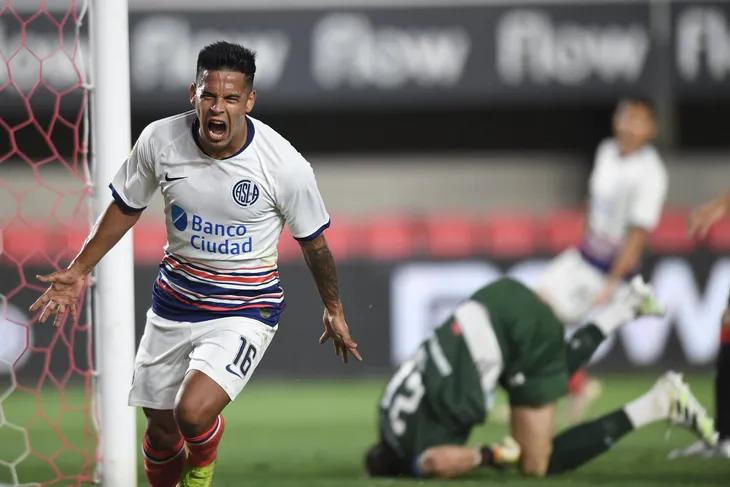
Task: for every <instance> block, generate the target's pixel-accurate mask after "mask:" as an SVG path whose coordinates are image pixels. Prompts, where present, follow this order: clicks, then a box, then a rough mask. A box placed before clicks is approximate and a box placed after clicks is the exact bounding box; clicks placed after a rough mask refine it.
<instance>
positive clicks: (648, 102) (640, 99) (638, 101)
mask: <svg viewBox="0 0 730 487" xmlns="http://www.w3.org/2000/svg"><path fill="white" fill-rule="evenodd" d="M625 104H627V105H641V106H643V107H644V108H646V109H647V110H648V111H649V113H650V114H651V116H652V117H654V118H656V106H655V104H654V100H652V99H651V98H650V97H648V96H645V95H638V94H631V95H626V96H623V97H621V99H620V100H619V101H618V104H617V105H616V106H617V107H620V106H622V105H625Z"/></svg>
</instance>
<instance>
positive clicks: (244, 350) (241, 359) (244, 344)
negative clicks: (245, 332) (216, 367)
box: [226, 337, 257, 379]
mask: <svg viewBox="0 0 730 487" xmlns="http://www.w3.org/2000/svg"><path fill="white" fill-rule="evenodd" d="M240 339H241V346H240V347H239V348H238V352H237V353H236V357H235V358H234V359H233V362H232V363H230V364H228V365H226V370H227V371H228V372H230V373H231V374H233V375H237V376H238V377H240V378H241V379H243V378H244V377H246V375H247V374H248V371H249V370H250V369H251V365H252V364H253V360H254V359H255V358H256V354H257V351H256V347H254V345H253V343H248V341H247V340H246V338H245V337H240Z"/></svg>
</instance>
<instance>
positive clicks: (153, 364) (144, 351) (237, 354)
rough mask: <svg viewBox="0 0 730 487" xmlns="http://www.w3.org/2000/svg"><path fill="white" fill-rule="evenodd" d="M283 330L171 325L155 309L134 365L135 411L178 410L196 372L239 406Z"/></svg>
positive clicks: (235, 323)
mask: <svg viewBox="0 0 730 487" xmlns="http://www.w3.org/2000/svg"><path fill="white" fill-rule="evenodd" d="M277 328H278V327H273V328H272V327H270V326H268V325H265V324H264V323H261V322H259V321H256V320H253V319H250V318H244V317H239V316H232V317H227V318H218V319H213V320H208V321H201V322H197V323H190V322H179V321H171V320H167V319H165V318H162V317H160V316H158V315H156V314H155V313H154V312H153V311H152V310H151V309H150V310H149V311H147V324H146V325H145V330H144V335H142V341H141V342H140V344H139V349H138V350H137V356H136V358H135V360H134V376H133V377H132V385H131V387H130V390H129V405H130V406H140V407H146V408H151V409H173V408H174V407H175V396H176V395H177V392H178V389H180V385H181V384H182V381H183V379H184V378H185V374H187V373H188V371H190V370H199V371H201V372H203V373H204V374H205V375H207V376H208V377H210V378H211V379H213V380H214V381H215V382H216V383H217V384H218V385H219V386H221V387H222V388H223V390H224V391H226V393H227V394H228V396H229V397H230V398H231V401H233V400H234V399H235V398H236V396H237V395H238V394H239V393H240V392H241V390H243V388H244V387H245V386H246V384H247V383H248V380H249V379H250V378H251V376H252V375H253V373H254V371H255V370H256V366H257V365H258V364H259V362H260V361H261V358H262V357H263V356H264V353H265V352H266V348H267V347H268V346H269V343H271V339H272V338H273V337H274V334H275V333H276V330H277Z"/></svg>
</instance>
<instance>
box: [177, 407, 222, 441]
mask: <svg viewBox="0 0 730 487" xmlns="http://www.w3.org/2000/svg"><path fill="white" fill-rule="evenodd" d="M222 420H223V418H222V416H221V415H220V414H219V415H218V416H217V417H216V418H215V421H213V424H212V425H211V426H210V428H208V430H207V431H206V432H205V433H202V434H199V435H198V436H193V437H192V438H188V437H187V436H186V437H185V441H187V442H188V444H190V445H204V444H206V443H207V442H209V441H210V440H211V439H212V438H215V435H217V434H218V431H219V430H220V428H221V424H222Z"/></svg>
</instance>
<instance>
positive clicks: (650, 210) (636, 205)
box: [629, 160, 668, 231]
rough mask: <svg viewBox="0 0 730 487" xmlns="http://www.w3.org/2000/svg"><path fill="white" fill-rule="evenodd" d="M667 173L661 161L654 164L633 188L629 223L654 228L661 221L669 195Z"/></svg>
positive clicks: (649, 228)
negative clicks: (665, 201)
mask: <svg viewBox="0 0 730 487" xmlns="http://www.w3.org/2000/svg"><path fill="white" fill-rule="evenodd" d="M667 179H668V178H667V173H666V170H665V169H664V167H663V166H662V165H661V162H659V161H658V160H657V164H656V165H653V167H652V170H651V171H647V173H646V174H645V177H642V178H641V180H639V181H638V182H637V184H636V186H634V188H633V193H632V196H631V203H630V207H629V224H631V225H633V226H635V227H639V228H643V229H646V230H649V231H651V230H653V229H654V227H656V225H657V223H659V218H660V217H661V215H662V207H663V206H664V200H665V198H666V195H667V184H668V181H667Z"/></svg>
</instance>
